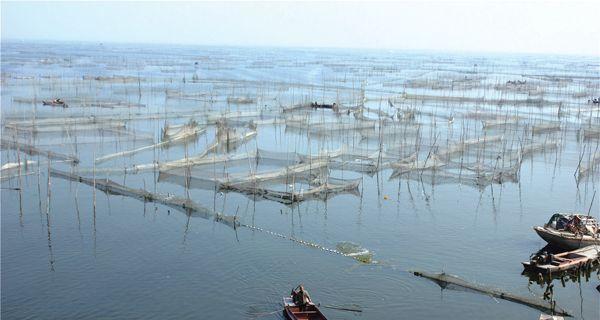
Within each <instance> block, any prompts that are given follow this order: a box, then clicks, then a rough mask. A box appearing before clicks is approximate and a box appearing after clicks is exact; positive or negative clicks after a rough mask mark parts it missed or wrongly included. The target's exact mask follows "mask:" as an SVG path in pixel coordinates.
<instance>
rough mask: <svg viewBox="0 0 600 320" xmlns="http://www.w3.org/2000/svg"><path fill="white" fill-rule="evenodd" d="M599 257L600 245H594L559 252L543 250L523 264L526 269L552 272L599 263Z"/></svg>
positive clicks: (546, 272)
mask: <svg viewBox="0 0 600 320" xmlns="http://www.w3.org/2000/svg"><path fill="white" fill-rule="evenodd" d="M599 257H600V245H592V246H587V247H584V248H581V249H577V250H573V251H567V252H563V253H559V254H550V253H547V252H542V253H540V254H536V255H534V256H533V257H532V258H531V259H530V260H529V261H525V262H523V266H524V267H525V270H531V271H536V272H541V273H544V274H552V273H557V272H561V271H565V270H569V269H574V268H579V267H581V266H586V265H588V264H592V263H598V262H599V261H600V260H599Z"/></svg>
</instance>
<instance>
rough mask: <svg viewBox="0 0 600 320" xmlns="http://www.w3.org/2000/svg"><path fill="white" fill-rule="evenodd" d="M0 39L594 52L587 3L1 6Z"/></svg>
mask: <svg viewBox="0 0 600 320" xmlns="http://www.w3.org/2000/svg"><path fill="white" fill-rule="evenodd" d="M1 9H2V39H11V40H14V39H26V40H27V39H28V40H31V39H34V40H83V41H94V42H142V43H177V44H205V45H241V46H264V45H266V46H306V47H354V48H397V49H436V50H452V51H492V52H544V53H571V54H586V55H600V23H599V22H598V21H599V20H598V15H599V13H600V1H595V2H574V1H565V2H548V1H535V2H531V1H530V2H506V1H505V2H492V3H490V2H479V1H477V2H475V1H468V2H464V1H463V2H458V1H456V2H452V1H444V2H422V1H421V2H394V3H390V2H384V3H372V2H280V3H272V2H225V3H224V2H202V3H200V2H45V3H39V2H6V1H2V3H1Z"/></svg>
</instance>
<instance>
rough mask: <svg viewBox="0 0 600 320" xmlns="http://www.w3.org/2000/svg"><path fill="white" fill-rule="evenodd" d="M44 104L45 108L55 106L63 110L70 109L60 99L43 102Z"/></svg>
mask: <svg viewBox="0 0 600 320" xmlns="http://www.w3.org/2000/svg"><path fill="white" fill-rule="evenodd" d="M42 104H43V105H45V106H53V107H63V108H67V107H68V105H67V104H66V103H65V102H64V101H62V100H60V99H56V100H52V101H47V100H42Z"/></svg>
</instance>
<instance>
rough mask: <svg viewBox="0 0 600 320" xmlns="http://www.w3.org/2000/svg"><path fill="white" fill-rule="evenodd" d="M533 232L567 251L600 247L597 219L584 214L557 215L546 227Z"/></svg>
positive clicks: (535, 229)
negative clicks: (591, 246)
mask: <svg viewBox="0 0 600 320" xmlns="http://www.w3.org/2000/svg"><path fill="white" fill-rule="evenodd" d="M533 230H534V231H535V232H536V233H537V234H538V235H539V236H540V237H541V238H542V239H544V240H545V241H546V242H548V243H549V244H551V245H554V246H557V247H560V248H563V249H567V250H575V249H579V248H584V247H587V246H590V245H600V226H598V223H597V222H596V219H594V218H593V217H590V216H586V215H582V214H567V213H556V214H554V215H552V217H551V218H550V220H549V221H548V223H546V224H545V225H544V226H535V227H533Z"/></svg>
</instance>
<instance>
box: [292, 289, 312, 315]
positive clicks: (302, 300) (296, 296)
mask: <svg viewBox="0 0 600 320" xmlns="http://www.w3.org/2000/svg"><path fill="white" fill-rule="evenodd" d="M292 300H293V301H294V303H295V304H296V305H297V306H299V307H300V309H304V308H305V307H306V306H307V305H309V304H311V303H312V300H311V299H310V295H309V294H308V291H306V289H304V286H303V285H302V284H300V285H299V286H298V287H296V289H294V290H292Z"/></svg>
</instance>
